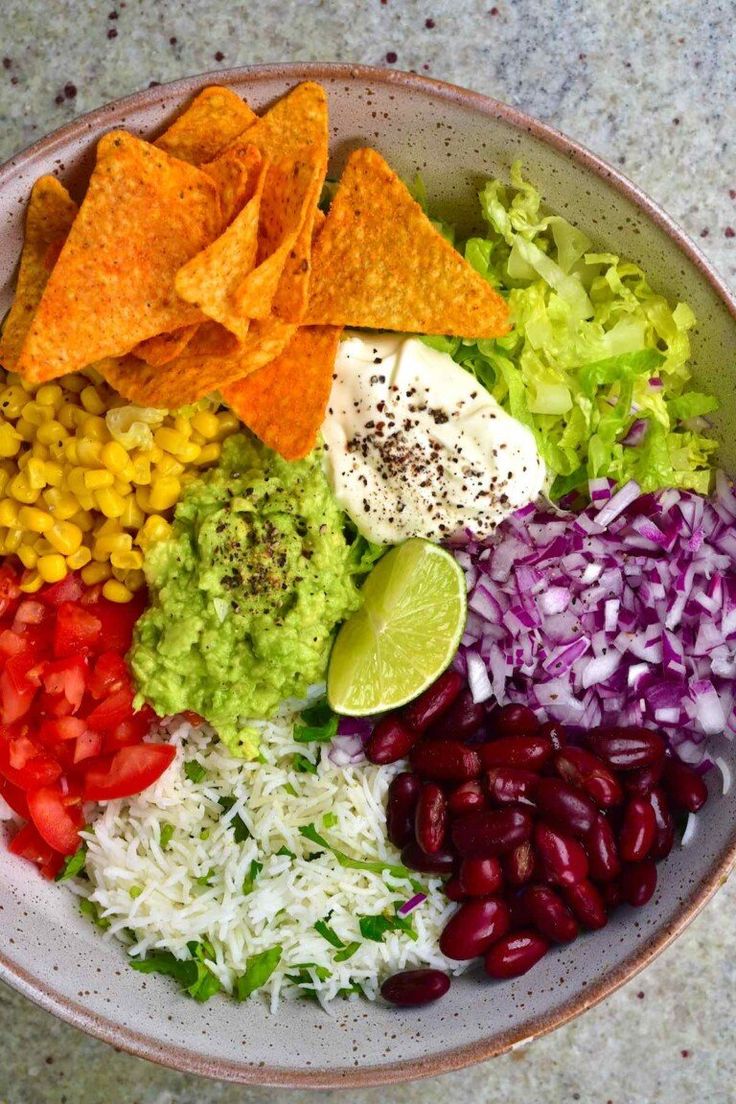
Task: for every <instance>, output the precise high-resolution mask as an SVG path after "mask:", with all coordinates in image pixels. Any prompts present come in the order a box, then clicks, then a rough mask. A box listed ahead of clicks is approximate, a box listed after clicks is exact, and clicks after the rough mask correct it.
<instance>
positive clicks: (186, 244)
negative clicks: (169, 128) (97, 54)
mask: <svg viewBox="0 0 736 1104" xmlns="http://www.w3.org/2000/svg"><path fill="white" fill-rule="evenodd" d="M219 228H220V204H219V199H218V196H217V189H216V187H215V184H214V182H213V181H212V179H211V178H210V177H209V176H207V175H206V174H205V173H203V172H200V170H199V169H196V168H194V167H193V166H192V165H187V164H186V163H185V162H184V161H179V160H177V159H176V158H173V157H169V155H168V154H167V153H163V152H162V151H161V150H157V149H156V148H155V146H152V145H149V143H148V142H143V141H141V140H140V139H139V138H134V137H133V136H132V135H130V134H126V133H125V132H124V131H112V132H111V133H110V134H107V135H105V137H104V138H102V140H101V141H100V143H99V145H98V147H97V165H96V167H95V170H94V172H93V173H92V178H91V180H90V183H89V187H88V189H87V194H86V196H85V198H84V202H83V203H82V206H81V207H80V209H79V214H78V215H77V217H76V219H75V220H74V225H73V226H72V229H71V231H70V233H69V237H68V238H67V240H66V244H65V245H64V248H63V249H62V251H61V255H60V257H59V260H58V261H57V263H56V266H55V267H54V270H53V272H52V274H51V277H50V278H49V282H48V284H47V285H46V289H45V291H44V293H43V296H42V298H41V302H40V303H39V305H38V310H37V311H36V315H35V317H34V319H33V322H32V324H31V327H30V330H29V332H28V336H27V338H26V341H25V343H24V345H23V349H22V351H21V355H20V358H19V360H18V366H17V370H18V372H19V373H20V374H21V375H24V376H26V378H27V379H29V380H30V381H31V382H33V383H41V382H43V381H44V380H48V379H55V378H56V377H57V376H61V375H64V374H65V373H67V372H74V371H77V370H78V369H80V368H83V367H85V366H86V365H88V364H94V363H95V361H97V360H101V359H102V358H104V357H111V356H121V355H123V354H125V353H127V352H129V351H130V350H131V349H132V348H133V347H134V346H135V345H137V344H138V343H139V342H141V341H145V340H146V338H149V337H154V336H155V335H157V334H163V333H170V332H171V331H173V330H178V329H180V328H181V327H182V326H190V325H193V324H194V323H196V322H200V321H202V319H203V315H202V313H201V312H200V311H199V310H198V309H197V308H196V307H193V306H191V305H190V304H189V303H185V302H184V301H183V300H181V299H180V298H179V297H178V296H177V294H176V292H175V290H174V277H175V275H176V273H177V271H178V270H179V269H180V268H181V266H182V265H183V264H184V263H185V262H186V261H188V260H189V259H190V257H193V256H194V255H195V254H196V253H199V252H200V251H201V250H202V249H204V247H205V246H207V245H209V243H210V242H211V241H212V240H213V238H214V237H215V236H216V234H217V233H218V231H219Z"/></svg>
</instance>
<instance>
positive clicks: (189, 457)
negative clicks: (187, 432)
mask: <svg viewBox="0 0 736 1104" xmlns="http://www.w3.org/2000/svg"><path fill="white" fill-rule="evenodd" d="M201 451H202V448H201V446H200V445H195V443H194V441H187V442H186V444H184V445H182V447H181V448H180V449H178V450H177V452H176V459H177V460H179V461H180V462H181V463H182V464H193V463H194V461H195V460H196V459H197V457H198V456H199V454H200V452H201Z"/></svg>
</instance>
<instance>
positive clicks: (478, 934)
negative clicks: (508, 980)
mask: <svg viewBox="0 0 736 1104" xmlns="http://www.w3.org/2000/svg"><path fill="white" fill-rule="evenodd" d="M510 922H511V921H510V918H509V910H508V907H507V905H506V902H505V901H502V900H501V898H500V897H486V898H485V899H484V900H482V901H466V902H465V904H463V905H461V906H460V908H459V909H458V910H457V912H456V913H455V915H454V916H451V917H450V919H449V920H448V922H447V924H446V925H445V930H444V931H443V932H442V935H441V936H440V950H441V951H442V953H443V954H444V955H447V957H448V958H454V959H458V960H460V961H462V960H464V959H468V958H478V956H479V955H482V954H483V953H484V952H485V951H487V950H488V948H489V947H490V945H491V944H492V943H495V941H496V940H497V939H500V938H501V937H502V936H504V935H505V934H506V932H507V931H508V930H509V926H510Z"/></svg>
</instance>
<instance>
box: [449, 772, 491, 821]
mask: <svg viewBox="0 0 736 1104" xmlns="http://www.w3.org/2000/svg"><path fill="white" fill-rule="evenodd" d="M485 804H486V795H485V794H484V792H483V787H482V786H481V784H480V782H475V781H472V782H461V783H460V785H459V786H457V787H456V788H455V789H454V790H452V792H451V793H450V796H449V797H448V799H447V805H448V808H449V810H450V812H451V813H453V814H454V815H455V816H460V815H461V814H462V813H469V812H470V811H471V809H482V808H483V806H484V805H485Z"/></svg>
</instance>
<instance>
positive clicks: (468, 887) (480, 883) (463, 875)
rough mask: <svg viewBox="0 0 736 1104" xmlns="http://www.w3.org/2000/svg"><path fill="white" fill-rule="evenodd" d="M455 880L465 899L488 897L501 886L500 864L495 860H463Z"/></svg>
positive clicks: (492, 858)
mask: <svg viewBox="0 0 736 1104" xmlns="http://www.w3.org/2000/svg"><path fill="white" fill-rule="evenodd" d="M457 880H458V883H459V885H460V888H461V890H462V892H463V894H464V895H465V896H466V897H490V896H491V895H492V894H494V893H498V891H499V890H500V888H501V886H502V884H503V873H502V871H501V863H500V862H499V861H498V859H497V858H494V857H491V858H489V859H463V861H462V862H461V863H460V869H459V870H458V872H457Z"/></svg>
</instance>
